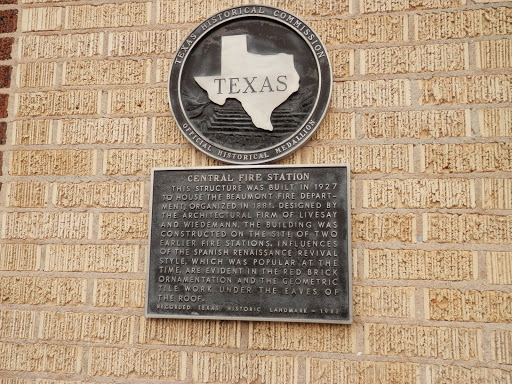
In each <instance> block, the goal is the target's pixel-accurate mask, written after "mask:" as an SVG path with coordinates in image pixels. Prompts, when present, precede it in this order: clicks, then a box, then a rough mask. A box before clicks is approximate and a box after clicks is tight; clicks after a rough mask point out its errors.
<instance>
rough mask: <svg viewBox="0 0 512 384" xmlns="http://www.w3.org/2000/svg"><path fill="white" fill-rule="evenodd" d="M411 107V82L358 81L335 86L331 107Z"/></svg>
mask: <svg viewBox="0 0 512 384" xmlns="http://www.w3.org/2000/svg"><path fill="white" fill-rule="evenodd" d="M409 105H411V89H410V81H409V80H407V79H392V80H357V81H339V82H336V83H335V84H334V86H333V91H332V100H331V107H333V108H343V109H353V108H375V107H405V106H409Z"/></svg>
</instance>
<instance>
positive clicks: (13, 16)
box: [0, 9, 18, 33]
mask: <svg viewBox="0 0 512 384" xmlns="http://www.w3.org/2000/svg"><path fill="white" fill-rule="evenodd" d="M17 24H18V10H17V9H7V10H5V11H0V33H11V32H16V26H17Z"/></svg>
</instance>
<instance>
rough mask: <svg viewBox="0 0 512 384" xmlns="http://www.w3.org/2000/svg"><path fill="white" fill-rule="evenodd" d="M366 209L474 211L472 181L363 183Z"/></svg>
mask: <svg viewBox="0 0 512 384" xmlns="http://www.w3.org/2000/svg"><path fill="white" fill-rule="evenodd" d="M362 192H363V208H475V207H476V201H475V183H474V180H471V179H407V180H401V179H378V180H364V181H363V191H362Z"/></svg>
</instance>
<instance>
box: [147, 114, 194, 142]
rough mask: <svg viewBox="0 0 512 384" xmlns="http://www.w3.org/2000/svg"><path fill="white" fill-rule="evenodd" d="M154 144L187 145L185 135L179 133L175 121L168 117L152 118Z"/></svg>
mask: <svg viewBox="0 0 512 384" xmlns="http://www.w3.org/2000/svg"><path fill="white" fill-rule="evenodd" d="M152 127H153V130H152V132H153V137H152V140H151V141H152V142H153V143H154V144H185V143H188V140H187V139H186V137H185V135H184V134H183V133H181V131H180V129H179V128H178V125H177V124H176V120H175V119H174V118H173V117H170V116H158V117H154V118H153V122H152Z"/></svg>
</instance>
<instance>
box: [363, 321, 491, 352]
mask: <svg viewBox="0 0 512 384" xmlns="http://www.w3.org/2000/svg"><path fill="white" fill-rule="evenodd" d="M364 334H365V336H364V337H365V351H366V353H367V354H372V355H382V356H400V357H426V358H434V359H444V360H482V334H481V330H479V329H470V328H446V327H422V326H416V325H398V324H365V326H364Z"/></svg>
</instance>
